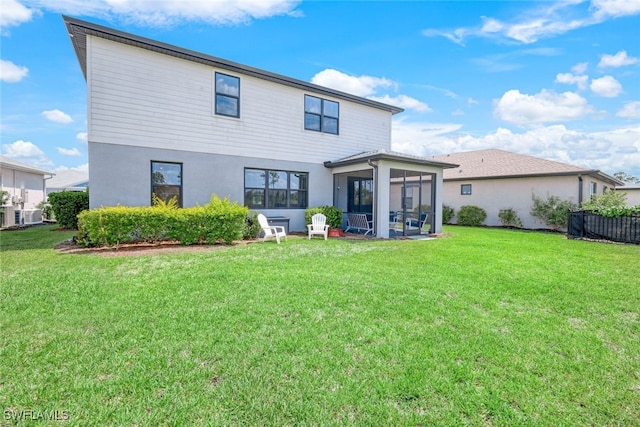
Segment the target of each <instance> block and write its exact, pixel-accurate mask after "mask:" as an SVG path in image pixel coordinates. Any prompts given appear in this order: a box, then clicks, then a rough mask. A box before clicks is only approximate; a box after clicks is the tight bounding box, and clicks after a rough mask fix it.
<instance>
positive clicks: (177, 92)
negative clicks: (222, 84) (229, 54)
mask: <svg viewBox="0 0 640 427" xmlns="http://www.w3.org/2000/svg"><path fill="white" fill-rule="evenodd" d="M87 62H88V67H87V69H88V73H87V84H88V92H89V94H88V98H89V137H90V141H91V142H94V143H104V144H120V145H129V146H139V147H148V148H162V149H170V150H179V151H188V152H199V153H209V154H221V155H228V156H246V155H250V156H255V157H256V158H265V159H274V160H282V161H293V162H305V163H306V162H308V163H318V164H321V163H322V162H324V161H326V160H335V159H338V158H341V157H345V156H348V155H352V154H353V153H357V152H361V151H370V150H374V149H379V148H387V149H388V148H390V145H391V142H390V141H391V113H390V112H387V111H383V110H378V109H375V108H370V107H366V106H363V105H360V104H356V103H353V102H350V101H347V100H338V99H332V100H334V101H337V102H339V103H340V135H331V134H325V133H319V132H313V131H306V130H304V94H305V93H309V94H312V95H314V94H313V93H312V92H305V91H302V90H300V89H296V88H293V87H289V86H285V85H280V84H276V83H273V82H269V81H266V80H262V79H258V78H255V77H251V76H246V75H240V74H238V75H236V76H237V77H239V78H240V118H230V117H224V116H217V115H215V114H214V113H213V108H214V103H213V100H214V94H213V92H214V74H215V72H216V71H220V72H223V73H225V74H232V75H233V73H229V72H227V71H224V70H216V69H214V68H213V67H210V66H207V65H203V64H200V63H195V62H191V61H187V60H182V59H178V58H174V57H171V56H167V55H163V54H160V53H156V52H151V51H149V50H145V49H140V48H136V47H132V46H128V45H123V44H121V43H117V42H112V41H109V40H105V39H102V38H98V37H89V38H88V43H87ZM321 97H324V98H325V99H331V98H326V97H325V96H321ZM92 167H94V165H93V164H92ZM92 178H93V177H92ZM92 182H95V181H93V179H92ZM236 184H237V183H236Z"/></svg>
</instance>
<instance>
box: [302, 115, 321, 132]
mask: <svg viewBox="0 0 640 427" xmlns="http://www.w3.org/2000/svg"><path fill="white" fill-rule="evenodd" d="M304 128H305V129H308V130H317V131H320V116H317V115H315V114H305V115H304Z"/></svg>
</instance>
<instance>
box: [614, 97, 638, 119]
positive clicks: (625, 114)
mask: <svg viewBox="0 0 640 427" xmlns="http://www.w3.org/2000/svg"><path fill="white" fill-rule="evenodd" d="M616 116H618V117H622V118H625V119H640V101H633V102H627V103H626V104H624V107H622V109H621V110H619V111H618V112H617V113H616Z"/></svg>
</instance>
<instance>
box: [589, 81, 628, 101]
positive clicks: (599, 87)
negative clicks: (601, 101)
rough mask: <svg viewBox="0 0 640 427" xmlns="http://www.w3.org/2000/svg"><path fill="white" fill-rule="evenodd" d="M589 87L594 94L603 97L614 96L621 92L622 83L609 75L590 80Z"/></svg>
mask: <svg viewBox="0 0 640 427" xmlns="http://www.w3.org/2000/svg"><path fill="white" fill-rule="evenodd" d="M589 88H591V90H592V91H593V93H595V94H596V95H598V96H602V97H605V98H615V97H616V96H618V95H620V93H622V85H621V84H620V82H619V81H617V80H616V79H614V78H613V77H611V76H604V77H600V78H599V79H593V80H591V84H590V85H589Z"/></svg>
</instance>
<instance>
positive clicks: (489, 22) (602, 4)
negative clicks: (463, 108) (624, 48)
mask: <svg viewBox="0 0 640 427" xmlns="http://www.w3.org/2000/svg"><path fill="white" fill-rule="evenodd" d="M584 3H585V2H584V0H564V1H558V2H555V3H550V2H532V4H533V5H534V6H533V7H531V8H529V9H528V10H525V11H524V13H521V14H519V15H518V16H517V17H516V18H513V19H507V20H504V21H502V20H499V19H496V18H492V17H486V16H483V17H482V18H481V19H482V22H481V23H480V24H478V25H477V26H474V27H461V28H456V29H454V30H437V29H427V30H424V31H423V32H422V33H423V35H425V36H427V37H430V36H442V37H446V38H448V39H449V40H451V41H453V42H454V43H457V44H460V45H463V44H464V41H465V39H466V38H467V37H484V38H498V39H508V40H515V41H517V42H520V43H524V44H530V43H535V42H537V41H538V40H541V39H544V38H550V37H554V36H558V35H561V34H565V33H567V32H569V31H572V30H576V29H579V28H583V27H588V26H591V25H595V24H598V23H600V22H603V21H605V20H607V19H612V18H617V17H621V16H628V15H636V14H638V13H640V1H638V0H592V1H591V7H589V8H588V9H585V7H584Z"/></svg>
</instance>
